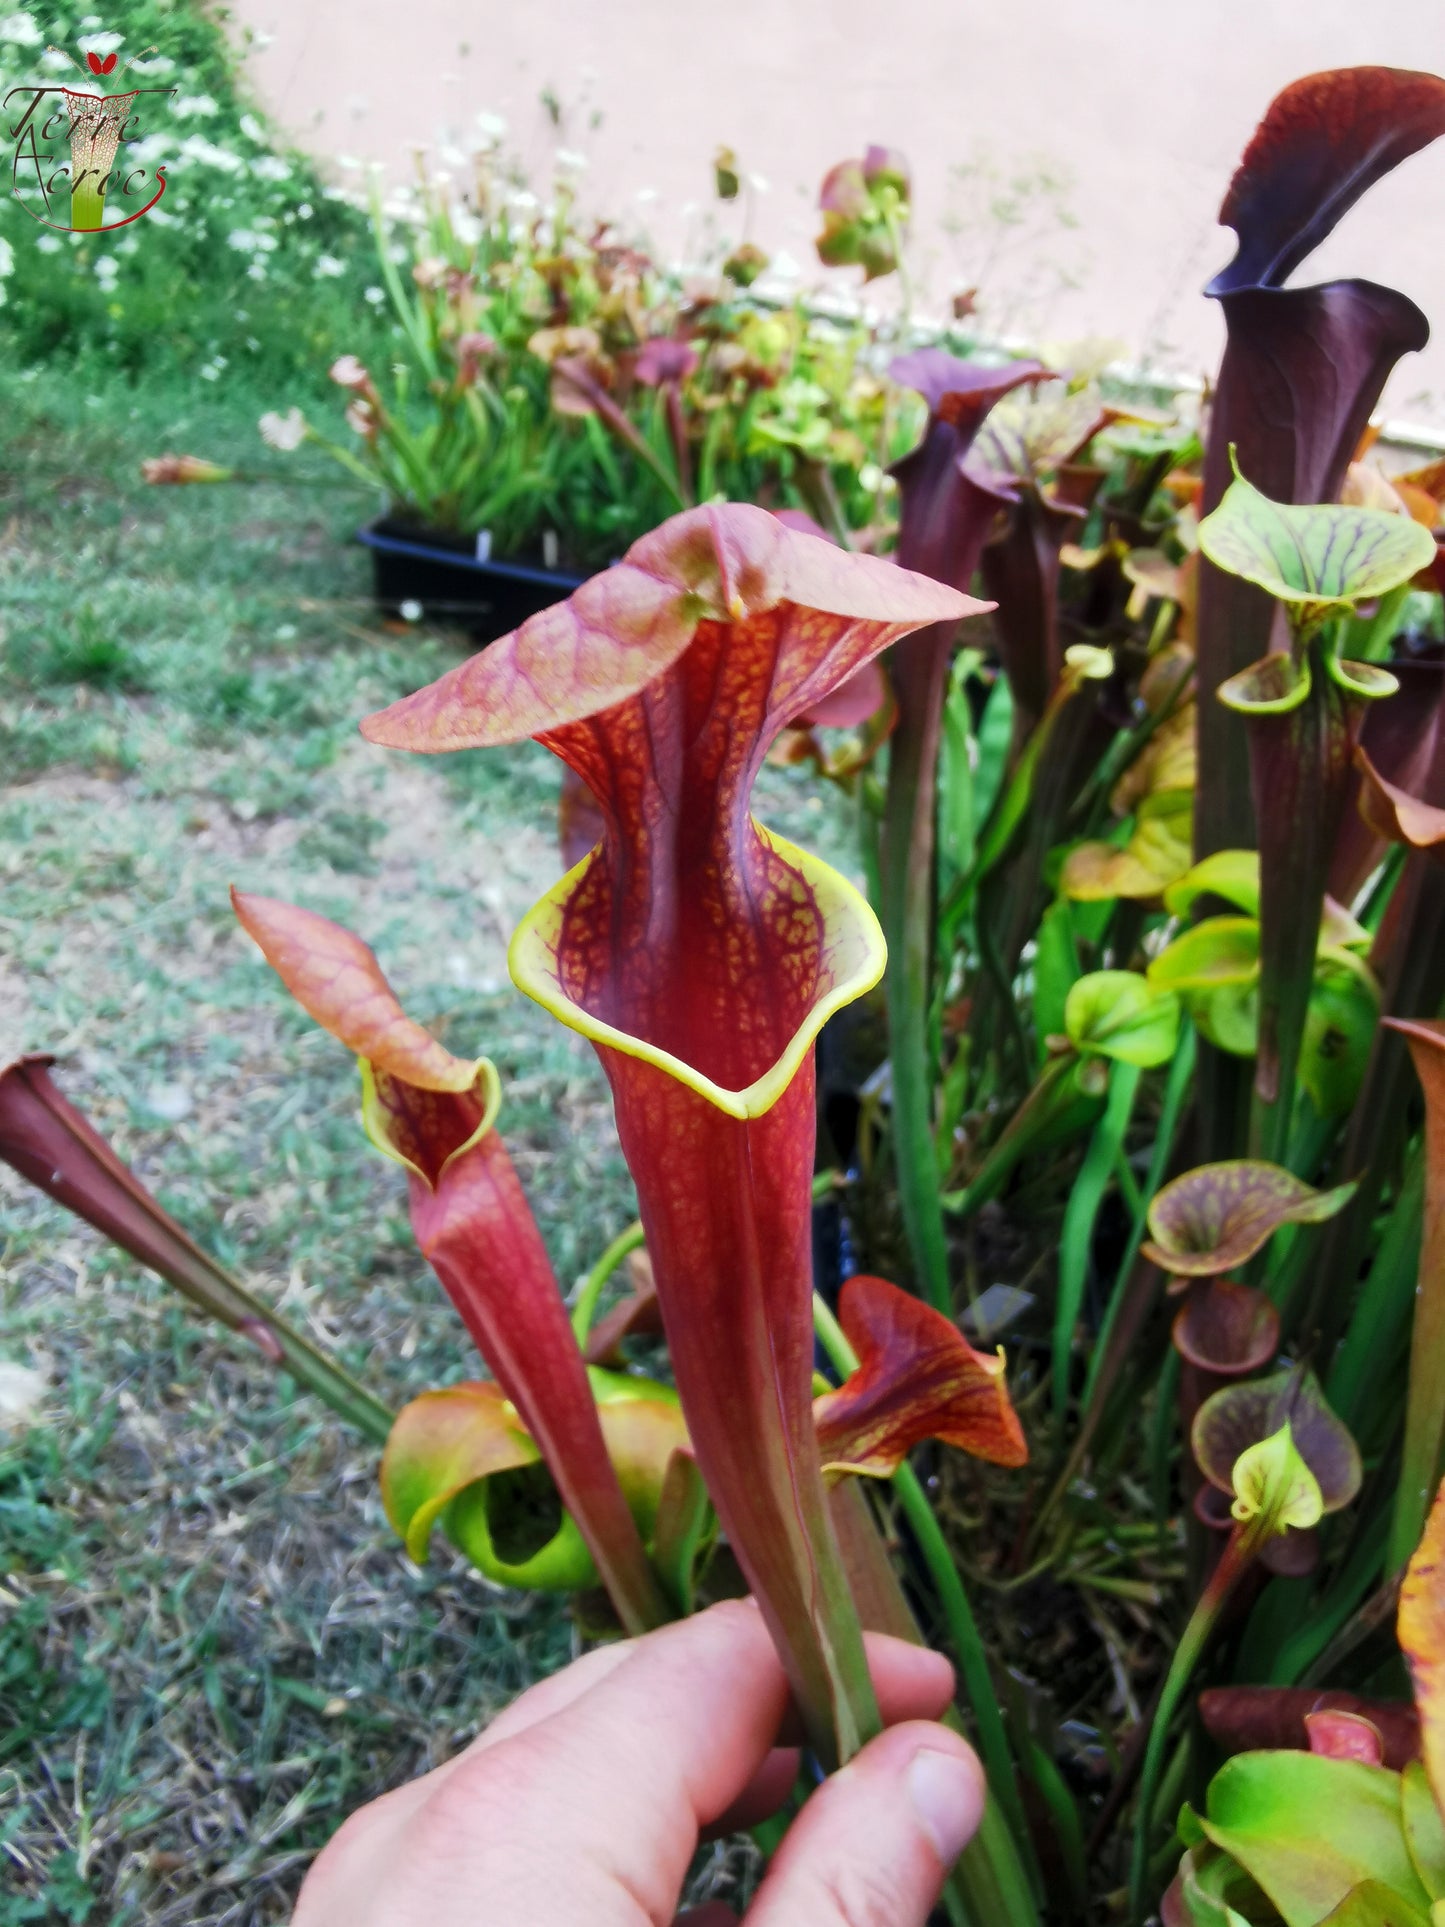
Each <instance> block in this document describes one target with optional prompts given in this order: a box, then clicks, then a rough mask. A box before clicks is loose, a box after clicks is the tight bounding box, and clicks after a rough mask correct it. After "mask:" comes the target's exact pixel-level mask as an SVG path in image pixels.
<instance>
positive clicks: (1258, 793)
mask: <svg viewBox="0 0 1445 1927" xmlns="http://www.w3.org/2000/svg"><path fill="white" fill-rule="evenodd" d="M1299 646H1300V645H1298V644H1297V647H1299ZM1302 647H1303V653H1304V667H1303V669H1302V671H1301V673H1307V674H1308V676H1309V688H1308V693H1307V694H1306V695H1305V698H1304V700H1303V701H1302V702H1300V703H1298V704H1296V706H1295V707H1294V708H1292V709H1289V710H1288V711H1286V712H1284V713H1282V714H1263V713H1260V714H1253V715H1249V716H1247V717H1246V726H1247V729H1248V732H1249V761H1250V783H1251V787H1252V789H1253V791H1254V805H1255V816H1256V819H1257V822H1258V826H1259V881H1260V942H1259V1053H1258V1060H1257V1064H1256V1069H1255V1105H1254V1114H1253V1118H1252V1121H1251V1132H1250V1135H1251V1139H1252V1143H1251V1154H1252V1155H1254V1156H1257V1157H1262V1158H1267V1159H1269V1160H1270V1161H1271V1162H1273V1163H1275V1164H1284V1163H1286V1162H1287V1160H1288V1157H1289V1145H1290V1131H1291V1124H1292V1120H1293V1114H1294V1098H1295V1089H1296V1085H1297V1082H1298V1073H1299V1058H1300V1048H1301V1045H1302V1044H1303V1041H1304V1031H1305V1019H1306V1015H1307V1013H1308V1010H1309V1001H1310V991H1311V989H1312V987H1313V984H1314V970H1315V951H1316V949H1317V947H1318V943H1319V928H1320V918H1321V916H1322V914H1323V911H1324V902H1325V885H1326V882H1327V880H1328V877H1329V867H1330V857H1331V855H1332V854H1333V851H1334V845H1335V836H1336V832H1337V831H1338V829H1339V824H1340V818H1341V815H1342V814H1343V811H1344V806H1345V802H1346V798H1347V795H1348V788H1349V781H1350V768H1351V765H1350V758H1351V756H1352V755H1353V752H1354V746H1355V741H1356V739H1357V737H1358V734H1359V724H1360V717H1361V712H1362V707H1363V705H1362V704H1361V703H1359V702H1358V701H1356V700H1353V699H1351V698H1349V697H1347V696H1346V695H1345V693H1344V691H1342V690H1341V688H1340V687H1339V685H1338V683H1336V682H1335V681H1334V680H1333V678H1332V677H1331V675H1330V673H1329V667H1328V650H1327V645H1326V643H1325V640H1324V638H1323V636H1322V635H1321V634H1320V633H1319V632H1316V633H1315V634H1314V635H1312V636H1310V637H1309V638H1308V639H1307V640H1306V641H1305V642H1304V643H1303V645H1302Z"/></svg>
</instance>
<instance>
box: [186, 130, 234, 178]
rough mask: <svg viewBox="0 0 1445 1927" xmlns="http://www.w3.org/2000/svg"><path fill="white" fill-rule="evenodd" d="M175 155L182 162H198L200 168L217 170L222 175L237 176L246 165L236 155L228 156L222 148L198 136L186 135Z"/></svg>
mask: <svg viewBox="0 0 1445 1927" xmlns="http://www.w3.org/2000/svg"><path fill="white" fill-rule="evenodd" d="M176 153H177V155H178V156H179V158H180V159H182V160H187V161H198V162H199V163H200V164H201V166H202V167H215V168H219V170H220V171H221V173H223V174H239V173H240V172H241V171H242V169H243V168H244V167H245V165H246V163H245V162H244V161H243V160H242V159H241V158H240V156H239V155H238V154H228V153H227V152H226V150H225V148H224V147H217V146H216V145H215V144H214V142H212V141H208V140H206V139H205V138H204V136H202V135H200V134H191V135H188V136H187V138H186V139H185V140H183V141H182V142H181V144H180V146H179V147H178V148H177V149H176Z"/></svg>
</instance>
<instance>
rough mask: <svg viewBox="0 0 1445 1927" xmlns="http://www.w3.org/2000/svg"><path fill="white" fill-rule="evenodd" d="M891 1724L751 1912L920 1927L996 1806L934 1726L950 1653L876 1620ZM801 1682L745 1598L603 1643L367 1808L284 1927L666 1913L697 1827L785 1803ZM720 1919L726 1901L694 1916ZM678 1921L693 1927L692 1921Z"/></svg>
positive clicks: (531, 1921) (810, 1809)
mask: <svg viewBox="0 0 1445 1927" xmlns="http://www.w3.org/2000/svg"><path fill="white" fill-rule="evenodd" d="M868 1659H869V1665H870V1667H871V1668H872V1672H873V1682H874V1686H875V1688H876V1690H877V1693H878V1699H879V1704H880V1706H881V1708H882V1711H883V1717H884V1719H885V1720H886V1721H889V1722H901V1723H894V1724H890V1727H889V1730H888V1731H887V1732H885V1733H883V1734H882V1735H881V1736H880V1737H879V1738H878V1739H876V1740H873V1741H872V1742H871V1743H870V1744H869V1745H868V1746H866V1747H864V1749H863V1751H862V1752H861V1753H860V1754H859V1755H858V1756H857V1758H856V1759H854V1760H853V1761H852V1762H851V1763H850V1764H849V1765H848V1766H847V1767H845V1768H844V1769H843V1771H842V1772H841V1773H837V1774H835V1775H833V1777H832V1778H831V1779H829V1780H828V1781H827V1782H826V1783H825V1784H824V1785H823V1786H822V1787H821V1788H820V1789H819V1791H818V1792H817V1793H815V1794H814V1795H813V1797H812V1798H811V1799H810V1800H809V1801H808V1803H807V1805H806V1806H805V1807H804V1809H803V1811H802V1813H801V1815H800V1816H799V1818H798V1819H797V1821H796V1822H795V1823H794V1825H793V1826H792V1827H791V1829H790V1830H789V1832H788V1834H787V1837H786V1838H785V1840H784V1842H783V1845H782V1847H781V1848H780V1849H779V1851H778V1853H777V1854H776V1855H775V1856H774V1859H773V1861H772V1863H771V1865H770V1866H769V1868H768V1872H767V1875H766V1877H765V1879H764V1881H763V1883H762V1886H761V1887H760V1889H759V1891H758V1894H757V1897H756V1899H755V1900H754V1901H753V1903H752V1906H751V1907H750V1908H749V1909H748V1927H924V1922H925V1921H926V1920H927V1917H928V1914H929V1911H930V1909H931V1908H932V1906H933V1904H934V1902H935V1900H936V1899H937V1898H938V1893H939V1889H940V1887H941V1885H942V1883H943V1879H944V1876H945V1874H946V1873H947V1871H948V1869H949V1867H950V1866H951V1865H952V1863H953V1861H954V1859H955V1858H956V1857H957V1855H958V1853H959V1852H960V1851H961V1849H962V1848H963V1847H964V1845H965V1844H966V1843H967V1842H968V1840H969V1839H970V1838H971V1837H972V1835H973V1833H974V1830H975V1829H976V1827H977V1826H978V1822H979V1818H980V1816H981V1814H982V1811H983V1775H982V1773H981V1771H980V1769H979V1765H978V1761H977V1760H976V1759H975V1758H974V1755H973V1753H972V1751H971V1750H970V1749H969V1747H968V1746H967V1745H966V1744H965V1743H964V1741H963V1740H961V1739H959V1738H958V1737H957V1735H956V1734H954V1733H951V1732H950V1731H949V1730H948V1729H947V1728H946V1727H943V1726H937V1725H934V1724H931V1723H930V1722H932V1721H933V1720H935V1719H936V1718H937V1716H938V1715H939V1714H941V1713H942V1712H943V1711H944V1709H945V1708H946V1707H947V1705H948V1704H949V1701H950V1699H951V1698H952V1694H953V1669H952V1667H951V1666H950V1665H949V1664H948V1661H947V1660H946V1659H944V1658H943V1657H942V1656H941V1655H940V1654H938V1653H932V1652H929V1651H927V1650H926V1649H925V1648H923V1647H920V1646H910V1645H908V1644H907V1643H906V1642H904V1641H903V1640H898V1639H889V1638H885V1637H883V1636H882V1635H879V1634H870V1635H869V1637H868ZM787 1713H788V1688H787V1681H786V1679H785V1678H784V1675H783V1669H782V1667H781V1665H780V1664H779V1662H778V1657H777V1654H776V1652H775V1650H774V1648H773V1643H772V1640H771V1639H770V1638H769V1636H768V1633H767V1630H766V1628H765V1627H764V1625H763V1621H762V1615H761V1614H760V1613H759V1612H758V1610H757V1608H756V1607H755V1606H754V1605H753V1604H752V1603H751V1602H742V1601H728V1602H726V1603H724V1604H723V1605H719V1606H713V1607H712V1608H710V1610H709V1611H707V1612H705V1613H699V1614H698V1615H697V1616H696V1617H695V1618H693V1619H687V1620H683V1621H682V1622H681V1623H680V1624H678V1625H675V1626H667V1627H664V1628H663V1629H662V1630H661V1631H660V1632H656V1633H650V1634H648V1636H647V1637H646V1638H644V1639H635V1640H628V1641H625V1642H623V1643H621V1644H619V1645H615V1646H607V1647H603V1648H601V1649H600V1650H599V1651H597V1652H593V1653H589V1654H587V1655H586V1657H585V1658H583V1659H580V1660H578V1661H577V1662H576V1663H575V1664H574V1665H572V1666H569V1667H568V1668H567V1669H566V1670H565V1671H564V1672H561V1673H558V1674H556V1675H554V1676H553V1677H552V1678H551V1679H548V1680H544V1681H543V1682H542V1684H541V1685H540V1686H534V1687H533V1688H532V1689H531V1691H530V1692H527V1693H524V1694H523V1695H522V1697H521V1698H520V1699H519V1700H517V1701H516V1702H515V1703H514V1704H513V1705H511V1706H509V1707H508V1708H507V1709H506V1711H505V1712H503V1713H501V1714H500V1715H499V1716H498V1717H497V1718H496V1719H495V1720H493V1722H492V1724H491V1725H490V1726H489V1727H488V1728H487V1730H486V1731H485V1732H484V1733H483V1734H481V1735H480V1736H479V1738H477V1739H476V1740H474V1741H473V1742H472V1744H471V1745H470V1746H469V1747H468V1748H467V1749H466V1751H465V1752H463V1753H459V1754H458V1755H457V1757H456V1758H455V1759H453V1760H449V1761H447V1763H446V1764H445V1765H444V1766H440V1767H438V1768H437V1769H436V1770H435V1771H434V1772H432V1773H428V1774H426V1775H424V1776H423V1777H422V1778H421V1779H419V1780H416V1781H413V1783H412V1784H411V1785H410V1786H405V1787H399V1788H397V1790H396V1791H395V1792H393V1793H388V1794H386V1795H385V1796H384V1797H383V1798H382V1799H380V1800H376V1801H374V1802H373V1803H372V1804H371V1805H370V1806H367V1807H363V1808H361V1810H360V1811H359V1812H357V1813H354V1814H353V1815H352V1816H351V1818H350V1819H349V1820H348V1821H347V1822H346V1824H345V1826H343V1827H342V1829H341V1831H340V1832H339V1833H338V1834H337V1835H336V1837H335V1838H334V1839H333V1840H332V1841H331V1842H330V1844H329V1845H328V1846H327V1847H326V1848H325V1849H324V1851H323V1852H322V1853H321V1855H320V1857H319V1858H318V1859H317V1861H316V1863H315V1865H314V1866H313V1867H312V1869H311V1872H310V1874H309V1875H308V1876H307V1879H306V1884H305V1886H304V1887H303V1888H302V1891H301V1898H300V1901H299V1903H298V1905H297V1909H296V1913H295V1916H294V1919H293V1922H292V1927H667V1924H668V1923H670V1922H672V1921H673V1920H674V1916H675V1909H676V1907H677V1903H678V1896H679V1893H680V1891H681V1888H682V1883H683V1880H684V1878H685V1877H686V1874H687V1868H688V1863H689V1861H690V1860H691V1859H692V1856H693V1853H694V1851H695V1849H696V1847H697V1844H698V1840H699V1839H700V1838H701V1837H702V1836H703V1835H704V1834H705V1833H726V1832H729V1831H731V1830H734V1829H736V1828H739V1827H745V1826H751V1825H753V1824H755V1823H756V1822H757V1821H759V1820H762V1819H765V1818H767V1817H768V1815H770V1814H772V1813H775V1812H776V1811H777V1810H778V1808H779V1807H780V1806H781V1805H782V1803H783V1801H784V1800H785V1799H786V1798H787V1795H788V1792H789V1791H790V1789H791V1787H792V1785H793V1782H794V1779H795V1778H796V1775H797V1771H798V1751H797V1748H796V1747H794V1746H789V1745H786V1744H779V1741H780V1739H786V1737H787V1735H786V1732H785V1720H786V1715H787ZM682 1918H683V1920H684V1921H685V1922H686V1923H687V1927H725V1923H729V1922H731V1921H732V1920H733V1919H734V1916H733V1914H732V1912H731V1910H730V1909H728V1908H726V1907H717V1906H708V1907H705V1908H702V1909H700V1910H699V1911H696V1912H694V1913H691V1914H689V1915H686V1916H683V1917H682ZM679 1927H681V1924H679Z"/></svg>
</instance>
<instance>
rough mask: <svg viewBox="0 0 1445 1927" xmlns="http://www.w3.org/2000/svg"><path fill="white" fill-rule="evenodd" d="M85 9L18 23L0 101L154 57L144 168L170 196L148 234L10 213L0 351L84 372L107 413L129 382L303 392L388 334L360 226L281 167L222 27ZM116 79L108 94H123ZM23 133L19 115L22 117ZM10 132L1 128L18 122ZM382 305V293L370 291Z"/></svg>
mask: <svg viewBox="0 0 1445 1927" xmlns="http://www.w3.org/2000/svg"><path fill="white" fill-rule="evenodd" d="M95 18H96V16H95V14H94V12H93V10H92V9H90V8H89V7H87V6H83V5H81V4H79V0H56V3H55V4H50V5H46V6H43V7H42V6H38V5H37V6H34V7H29V8H23V9H19V10H15V9H12V10H11V11H10V12H9V13H8V14H7V16H6V27H7V32H6V34H5V37H4V38H3V39H0V93H7V92H9V90H10V89H11V88H12V87H16V86H24V85H52V86H53V85H55V84H56V83H57V81H59V80H61V79H64V78H68V79H69V80H70V81H71V82H72V83H74V84H76V85H80V84H81V83H80V81H79V78H78V77H77V76H76V74H75V72H74V70H73V68H71V67H70V66H68V65H67V64H66V63H65V62H64V61H62V60H60V59H58V58H57V57H56V56H54V55H51V54H48V53H47V51H46V49H47V43H51V44H53V45H55V46H57V47H59V48H61V49H62V50H64V51H65V52H66V53H69V54H70V55H71V56H72V57H73V58H74V59H75V60H76V61H80V62H83V60H84V54H83V53H82V52H81V47H82V45H84V44H92V43H95V42H96V41H97V40H103V45H104V46H105V47H107V48H108V47H110V46H112V45H114V46H115V47H116V50H117V52H118V55H119V61H120V65H121V67H124V65H125V63H126V62H127V60H129V59H130V58H131V56H133V55H137V54H140V53H141V52H142V51H143V50H144V49H145V48H146V47H148V46H155V47H156V48H157V49H158V51H157V52H156V53H155V54H153V55H151V56H150V57H149V59H148V60H146V61H142V62H141V65H140V67H139V68H137V69H136V70H134V71H133V72H132V73H131V75H130V76H129V78H130V84H131V85H133V86H134V85H144V86H147V87H161V86H165V87H170V86H174V87H175V88H176V90H177V94H176V98H175V99H174V100H166V99H165V98H164V97H163V96H161V95H153V96H147V95H142V96H141V100H140V102H139V104H138V107H137V112H138V114H139V116H140V119H141V138H142V146H141V148H140V149H138V150H137V152H136V159H137V163H138V164H141V163H143V164H144V165H146V166H147V167H148V168H149V167H154V166H156V165H158V164H163V165H164V166H165V167H166V169H167V179H168V182H169V185H168V187H167V190H166V192H165V194H164V195H163V196H162V198H161V200H160V202H159V204H158V205H157V206H156V207H155V208H154V209H153V210H152V211H151V212H150V213H149V214H147V215H145V216H144V217H143V219H141V220H140V221H137V222H135V223H133V224H132V225H131V226H129V227H126V228H123V229H119V230H117V231H114V232H112V233H109V234H106V233H97V234H52V233H48V232H47V231H46V229H45V228H43V227H42V226H40V225H39V224H38V223H37V222H36V221H35V220H34V219H33V218H32V217H31V215H30V214H28V213H27V212H26V211H25V210H24V208H23V207H22V205H21V204H20V202H19V201H18V200H17V199H15V198H13V197H10V196H8V195H7V196H6V198H5V201H4V204H3V206H0V342H3V343H4V346H5V353H6V360H7V361H8V362H9V363H10V364H11V365H12V366H25V365H27V364H30V363H33V362H35V361H37V360H38V359H40V358H42V357H44V358H48V359H51V360H56V361H60V362H65V363H73V364H74V365H75V367H76V369H77V377H76V378H78V379H81V380H83V381H84V382H85V383H86V392H87V393H88V394H92V395H98V394H99V393H100V391H101V390H102V388H103V387H104V386H105V384H106V383H107V382H108V381H110V380H113V379H114V378H115V376H116V375H117V374H119V373H125V372H134V371H137V370H140V369H142V368H147V367H152V366H158V365H162V364H170V365H174V366H177V367H179V368H182V369H184V370H186V371H187V372H188V373H189V374H190V375H191V377H192V378H193V379H195V378H199V379H201V380H204V381H208V382H209V381H220V380H227V381H229V380H231V379H233V378H234V377H235V375H236V373H237V371H238V370H240V369H242V368H252V369H255V370H257V371H258V372H259V371H264V372H265V374H266V375H267V376H268V377H269V378H270V379H272V380H274V381H276V382H278V383H282V382H292V381H295V380H296V379H297V378H298V377H300V378H301V379H302V380H304V381H306V383H307V384H308V386H309V385H310V383H311V382H313V381H314V379H315V374H314V371H315V369H316V368H317V366H318V364H320V365H324V364H325V362H326V361H328V360H329V359H330V358H331V357H332V356H333V355H334V354H336V353H339V352H340V351H341V349H342V348H344V347H355V346H357V345H359V344H358V339H357V337H358V332H360V334H361V335H362V336H363V337H364V338H365V340H363V342H362V343H361V344H360V345H363V346H364V345H365V341H366V340H370V339H371V338H372V337H374V336H375V335H377V334H378V333H379V329H378V327H377V324H376V320H375V314H376V310H375V307H374V306H373V304H372V302H371V300H370V299H369V296H368V289H369V288H370V287H371V284H372V283H373V282H374V281H375V278H376V277H375V275H374V274H373V273H372V272H371V271H370V270H369V269H368V267H367V263H366V250H365V246H364V234H365V222H364V217H363V216H362V214H361V213H360V212H359V210H358V209H357V208H356V207H354V206H353V205H351V204H350V202H349V200H348V199H347V198H346V197H345V196H344V195H343V194H341V193H340V192H338V190H336V189H332V188H327V187H325V186H324V185H323V184H322V182H321V180H320V179H319V177H318V176H317V174H316V173H315V171H314V169H313V168H312V167H311V165H310V164H309V163H308V162H307V161H305V160H303V159H302V158H301V157H300V156H299V155H297V154H295V153H291V152H280V151H278V148H277V143H276V141H275V139H274V138H273V136H272V135H271V133H270V132H269V131H268V130H267V128H266V127H265V126H264V125H263V122H262V119H261V116H260V114H259V111H258V109H257V108H256V107H255V105H254V103H252V102H250V101H249V100H248V99H247V98H246V95H245V93H244V90H243V89H242V88H241V86H240V84H239V83H238V81H237V78H236V75H235V71H234V68H233V65H232V62H231V58H230V54H229V51H228V49H227V46H226V41H225V37H224V35H223V33H222V30H221V28H220V26H219V25H218V24H217V23H216V21H215V20H213V19H212V18H210V17H208V16H207V15H206V14H205V13H204V12H203V11H202V10H201V9H200V8H198V7H195V6H192V5H191V4H189V0H117V4H116V5H115V6H113V7H112V8H111V9H110V10H109V12H108V13H106V14H105V16H104V28H105V34H104V36H100V35H98V34H97V33H96V32H95V31H94V30H93V27H92V29H91V30H86V29H85V28H83V27H82V24H81V23H82V21H86V22H91V23H93V22H94V20H95ZM121 84H122V83H121V81H120V74H119V69H118V70H117V72H116V74H115V75H113V76H111V77H110V78H109V79H108V80H107V81H106V82H105V83H104V86H105V87H106V88H107V89H108V90H109V91H112V92H116V91H119V90H120V86H121ZM12 115H13V109H12ZM10 117H11V116H7V124H8V120H9V118H10ZM375 294H376V295H377V296H378V297H379V296H380V289H379V288H378V289H376V290H375Z"/></svg>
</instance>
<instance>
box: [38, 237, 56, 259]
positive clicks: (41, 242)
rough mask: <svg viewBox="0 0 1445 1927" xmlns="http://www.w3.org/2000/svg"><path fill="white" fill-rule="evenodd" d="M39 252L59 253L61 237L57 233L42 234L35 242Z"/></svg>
mask: <svg viewBox="0 0 1445 1927" xmlns="http://www.w3.org/2000/svg"><path fill="white" fill-rule="evenodd" d="M35 251H36V253H37V254H59V252H60V237H59V236H58V235H55V234H42V235H40V236H39V237H38V239H37V240H36V243H35Z"/></svg>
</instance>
